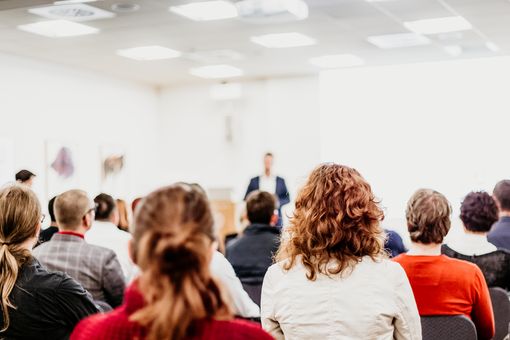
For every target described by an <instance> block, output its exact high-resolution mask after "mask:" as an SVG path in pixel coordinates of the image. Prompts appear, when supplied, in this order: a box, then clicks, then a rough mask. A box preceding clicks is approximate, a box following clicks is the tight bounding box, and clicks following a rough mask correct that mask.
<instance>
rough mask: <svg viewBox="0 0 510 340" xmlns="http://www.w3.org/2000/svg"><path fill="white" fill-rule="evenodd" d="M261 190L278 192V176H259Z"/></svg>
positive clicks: (272, 192)
mask: <svg viewBox="0 0 510 340" xmlns="http://www.w3.org/2000/svg"><path fill="white" fill-rule="evenodd" d="M259 190H260V191H266V192H269V193H271V194H274V193H276V176H272V175H270V176H266V175H262V176H260V177H259Z"/></svg>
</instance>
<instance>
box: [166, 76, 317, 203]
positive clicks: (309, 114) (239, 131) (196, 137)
mask: <svg viewBox="0 0 510 340" xmlns="http://www.w3.org/2000/svg"><path fill="white" fill-rule="evenodd" d="M209 89H210V85H202V86H186V87H179V88H169V89H165V90H163V91H162V92H161V102H160V105H161V106H160V111H161V114H162V119H163V123H162V126H164V129H165V131H164V133H163V134H164V142H163V145H164V146H165V149H166V151H167V152H166V155H167V157H166V161H167V164H166V166H165V167H164V168H165V169H167V170H166V171H167V173H166V174H165V179H166V180H167V181H169V182H171V181H175V180H188V181H196V182H199V183H201V184H203V185H204V186H205V187H209V188H218V187H231V188H232V189H233V190H234V195H233V199H235V200H242V198H243V196H244V192H245V190H246V187H247V185H248V181H249V179H250V178H251V177H253V176H257V175H259V174H260V173H261V172H262V170H263V168H262V158H263V155H264V153H265V152H267V151H271V152H273V153H274V155H275V172H276V173H277V174H279V175H282V176H283V177H285V179H286V181H287V185H288V186H289V188H290V190H291V195H292V196H293V197H295V193H296V189H297V187H298V186H299V185H300V183H301V182H302V181H303V178H304V177H305V176H306V175H307V174H308V173H309V172H310V170H311V169H312V168H313V167H314V166H315V165H317V163H318V162H319V155H320V136H319V111H318V106H319V102H318V78H316V77H306V78H294V79H273V80H265V81H253V82H248V83H243V84H242V89H243V96H242V98H241V99H240V100H236V101H235V102H228V103H225V102H215V101H214V100H212V99H211V98H210V96H209ZM227 116H231V117H232V133H233V136H232V140H231V141H229V140H227V138H226V136H227V130H228V128H227V126H226V125H227V123H226V121H227V118H226V117H227Z"/></svg>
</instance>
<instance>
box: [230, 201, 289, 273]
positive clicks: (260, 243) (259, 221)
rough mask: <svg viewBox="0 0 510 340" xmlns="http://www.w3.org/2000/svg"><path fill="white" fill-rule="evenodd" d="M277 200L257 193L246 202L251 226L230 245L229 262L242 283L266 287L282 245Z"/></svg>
mask: <svg viewBox="0 0 510 340" xmlns="http://www.w3.org/2000/svg"><path fill="white" fill-rule="evenodd" d="M275 209H276V200H275V198H274V196H273V195H272V194H270V193H268V192H264V191H253V192H251V193H250V194H249V195H248V197H247V199H246V213H247V217H248V220H249V221H250V225H249V226H248V227H246V229H244V232H243V235H242V236H241V237H240V238H238V239H236V240H235V241H233V242H231V243H229V245H228V246H227V249H226V257H227V260H228V261H229V262H230V263H231V264H232V266H233V267H234V270H235V272H236V274H237V277H239V279H241V281H242V282H249V283H262V280H263V279H264V275H265V274H266V271H267V268H269V266H271V264H273V258H272V257H273V255H274V254H275V253H276V251H277V250H278V246H279V244H280V231H279V230H278V229H277V228H276V227H275V225H276V222H277V221H278V214H275Z"/></svg>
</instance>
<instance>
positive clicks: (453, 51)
mask: <svg viewBox="0 0 510 340" xmlns="http://www.w3.org/2000/svg"><path fill="white" fill-rule="evenodd" d="M443 50H444V51H445V52H446V53H447V54H449V55H450V56H452V57H458V56H460V55H461V54H462V52H463V48H462V46H460V45H448V46H445V47H443Z"/></svg>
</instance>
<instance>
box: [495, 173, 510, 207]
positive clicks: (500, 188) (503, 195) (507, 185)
mask: <svg viewBox="0 0 510 340" xmlns="http://www.w3.org/2000/svg"><path fill="white" fill-rule="evenodd" d="M492 195H493V196H494V198H495V199H496V201H497V202H498V204H499V209H501V210H504V211H510V180H508V179H504V180H502V181H499V182H498V183H497V184H496V186H495V187H494V191H493V192H492Z"/></svg>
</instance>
